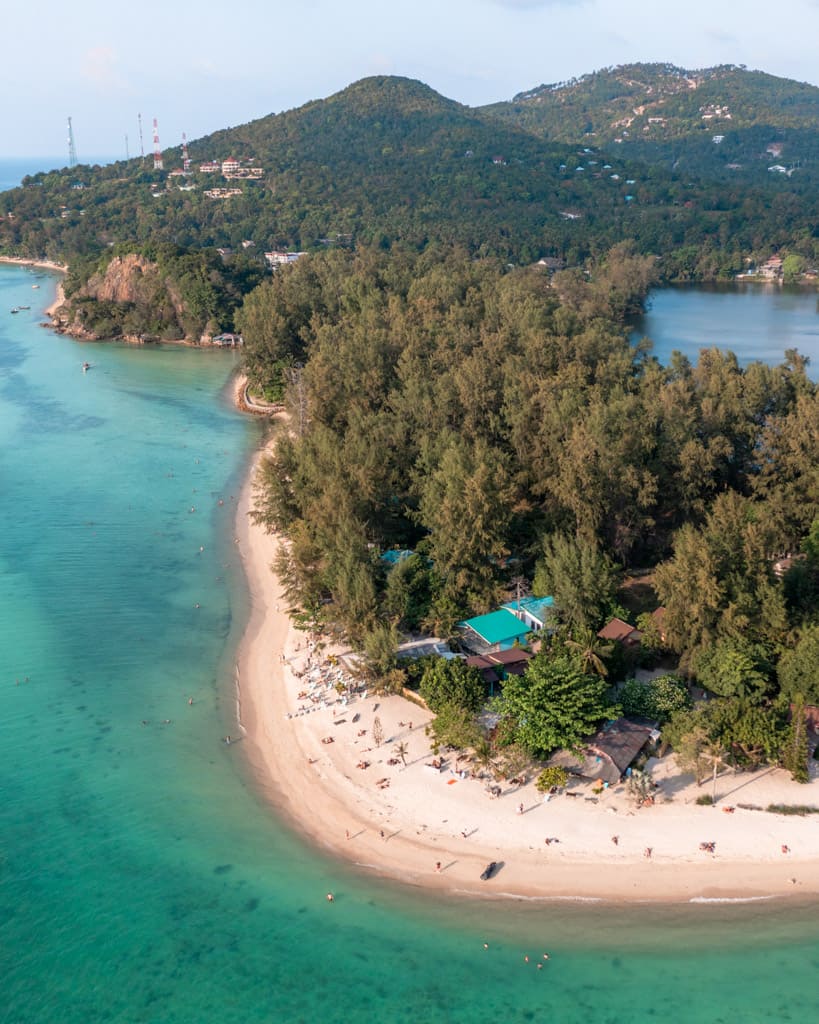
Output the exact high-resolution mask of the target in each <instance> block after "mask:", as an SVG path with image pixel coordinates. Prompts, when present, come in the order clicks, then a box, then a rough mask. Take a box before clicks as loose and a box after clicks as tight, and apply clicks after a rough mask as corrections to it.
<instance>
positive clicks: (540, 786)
mask: <svg viewBox="0 0 819 1024" xmlns="http://www.w3.org/2000/svg"><path fill="white" fill-rule="evenodd" d="M568 781H569V773H568V772H567V771H566V769H565V768H561V767H560V766H559V765H549V766H548V767H547V768H544V769H543V771H542V772H541V773H540V775H538V777H537V778H536V779H535V789H536V790H537V791H538V793H548V792H550V791H551V790H553V789H563V787H564V786H565V785H566V783H567V782H568Z"/></svg>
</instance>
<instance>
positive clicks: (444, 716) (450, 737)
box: [426, 704, 483, 752]
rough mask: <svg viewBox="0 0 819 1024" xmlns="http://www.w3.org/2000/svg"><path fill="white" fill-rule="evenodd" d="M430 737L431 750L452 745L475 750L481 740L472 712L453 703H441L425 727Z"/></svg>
mask: <svg viewBox="0 0 819 1024" xmlns="http://www.w3.org/2000/svg"><path fill="white" fill-rule="evenodd" d="M426 732H427V734H428V735H429V736H430V737H431V739H432V746H433V750H435V751H436V752H437V751H438V750H439V749H440V748H441V747H454V748H455V749H456V750H467V749H469V748H471V749H473V750H476V749H478V747H479V746H480V744H481V742H482V741H483V734H482V732H481V730H480V727H479V726H478V723H477V722H476V720H475V716H474V714H473V713H472V712H471V711H469V710H467V709H466V708H464V707H459V706H458V705H455V704H442V705H441V706H440V707H439V708H438V711H437V713H436V715H435V718H433V720H432V721H431V722H430V723H429V725H428V726H427V727H426Z"/></svg>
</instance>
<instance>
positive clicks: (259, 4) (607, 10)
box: [0, 0, 819, 160]
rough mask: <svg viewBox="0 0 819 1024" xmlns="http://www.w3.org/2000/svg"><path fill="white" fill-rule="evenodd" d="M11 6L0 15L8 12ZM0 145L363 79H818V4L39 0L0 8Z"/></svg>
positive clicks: (94, 139) (247, 113)
mask: <svg viewBox="0 0 819 1024" xmlns="http://www.w3.org/2000/svg"><path fill="white" fill-rule="evenodd" d="M10 6H11V8H12V9H11V10H9V9H8V8H9V7H10ZM0 27H2V38H3V43H4V46H3V62H2V65H0V87H1V89H2V91H1V92H0V95H2V97H3V103H2V114H3V116H2V119H0V125H2V138H1V139H0V157H10V156H30V155H36V156H39V155H49V156H51V155H61V156H63V157H65V158H66V159H67V153H68V149H67V141H66V139H67V128H66V119H67V117H68V116H69V115H70V116H71V117H72V119H73V125H74V135H75V139H76V146H77V153H78V156H79V158H80V160H82V159H83V157H85V158H90V157H92V156H101V155H108V156H112V157H122V156H125V136H126V134H127V136H128V140H129V148H130V154H131V156H135V155H138V153H139V138H138V130H137V114H138V113H140V112H141V113H142V118H143V127H144V142H145V149H146V151H149V150H150V149H151V148H152V147H151V138H150V136H151V122H152V119H153V118H154V117H157V118H158V119H159V132H160V139H161V143H162V145H163V146H171V145H178V144H179V142H180V140H181V135H182V132H186V133H187V135H188V138H189V139H193V138H196V137H198V136H200V135H203V134H205V133H207V132H210V131H213V130H215V129H217V128H223V127H226V126H229V125H236V124H241V123H243V122H245V121H249V120H251V119H252V118H255V117H260V116H263V115H264V114H269V113H271V112H278V111H281V110H288V109H290V108H292V107H296V106H299V105H300V104H302V103H304V102H306V101H307V100H310V99H316V98H319V97H323V96H328V95H330V94H331V93H334V92H336V91H338V90H339V89H342V88H344V86H346V85H348V84H349V83H350V82H354V81H356V80H357V79H359V78H363V77H365V76H367V75H374V74H395V75H406V76H408V77H410V78H419V79H421V80H422V81H424V82H426V83H427V84H428V85H431V86H432V87H433V88H435V89H437V90H438V91H439V92H441V93H443V94H444V95H446V96H448V97H450V98H452V99H456V100H459V101H460V102H462V103H466V104H469V105H473V106H474V105H478V104H482V103H489V102H492V101H494V100H501V99H510V98H511V97H512V96H513V95H514V94H515V93H516V92H521V91H524V90H526V89H529V88H531V87H532V86H535V85H539V84H541V83H543V82H559V81H563V80H565V79H567V78H572V77H574V76H576V75H582V74H584V73H586V72H588V71H593V70H595V69H597V68H601V67H605V66H607V65H612V64H622V63H626V62H629V61H670V62H672V63H674V64H677V65H679V66H681V67H686V68H689V69H691V68H700V67H708V66H711V65H714V64H728V63H731V64H746V65H747V66H748V67H749V68H758V69H761V70H764V71H769V72H771V73H772V74H776V75H781V76H783V77H788V78H795V79H798V80H800V81H810V82H813V83H814V84H819V59H818V58H817V54H818V53H819V46H817V40H819V0H775V2H771V0H349V2H347V3H344V2H342V0H135V2H129V3H122V2H117V0H75V2H74V3H66V2H65V0H60V2H59V3H58V2H57V0H38V2H37V3H36V4H24V3H15V4H13V5H4V12H3V16H2V19H0Z"/></svg>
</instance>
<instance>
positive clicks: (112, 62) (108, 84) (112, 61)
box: [80, 46, 131, 92]
mask: <svg viewBox="0 0 819 1024" xmlns="http://www.w3.org/2000/svg"><path fill="white" fill-rule="evenodd" d="M80 74H81V75H82V77H83V78H85V79H87V80H88V81H89V82H91V83H92V85H94V86H96V87H97V88H100V89H106V90H111V89H115V90H117V91H119V92H123V91H130V90H131V84H130V82H129V81H128V80H127V79H126V78H125V77H124V76H123V75H122V74H121V73H120V72H119V70H118V68H117V54H116V51H115V50H113V49H112V48H111V47H110V46H93V47H91V49H90V50H86V51H85V53H83V55H82V62H81V65H80Z"/></svg>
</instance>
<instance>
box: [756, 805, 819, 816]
mask: <svg viewBox="0 0 819 1024" xmlns="http://www.w3.org/2000/svg"><path fill="white" fill-rule="evenodd" d="M765 810H766V811H768V812H769V813H770V814H789V815H793V816H794V817H797V818H805V817H807V816H808V815H809V814H819V807H812V806H810V805H806V804H768V806H767V807H766V808H765Z"/></svg>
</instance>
